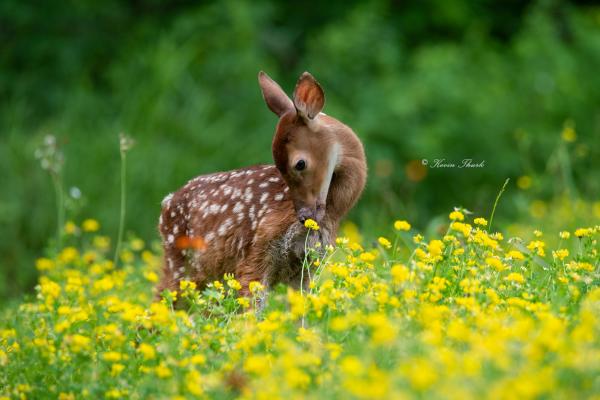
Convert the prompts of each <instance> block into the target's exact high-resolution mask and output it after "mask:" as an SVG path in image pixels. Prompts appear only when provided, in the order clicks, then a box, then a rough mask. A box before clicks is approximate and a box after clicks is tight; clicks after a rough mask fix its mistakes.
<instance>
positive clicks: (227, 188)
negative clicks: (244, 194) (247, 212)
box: [223, 186, 233, 196]
mask: <svg viewBox="0 0 600 400" xmlns="http://www.w3.org/2000/svg"><path fill="white" fill-rule="evenodd" d="M232 190H233V189H232V188H231V186H225V187H223V194H224V195H225V196H229V195H230V194H231V191H232Z"/></svg>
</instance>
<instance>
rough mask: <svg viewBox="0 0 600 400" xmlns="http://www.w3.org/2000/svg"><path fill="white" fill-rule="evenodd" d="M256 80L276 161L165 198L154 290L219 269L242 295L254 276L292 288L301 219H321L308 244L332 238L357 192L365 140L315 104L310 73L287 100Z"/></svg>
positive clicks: (318, 93) (272, 85) (208, 277)
mask: <svg viewBox="0 0 600 400" xmlns="http://www.w3.org/2000/svg"><path fill="white" fill-rule="evenodd" d="M258 81H259V84H260V88H261V90H262V94H263V97H264V99H265V101H266V103H267V106H268V107H269V108H270V109H271V111H273V112H274V113H275V114H277V116H278V117H279V122H278V124H277V127H276V130H275V136H274V138H273V146H272V150H273V158H274V161H275V165H274V166H273V165H258V166H253V167H247V168H242V169H238V170H234V171H228V172H220V173H215V174H210V175H202V176H199V177H197V178H194V179H192V180H191V181H189V182H188V183H187V184H186V185H185V186H183V187H182V188H181V189H179V190H178V191H177V192H175V193H173V194H169V195H168V196H167V197H166V198H165V199H164V200H163V202H162V212H161V216H160V222H159V230H160V233H161V236H162V239H163V246H164V254H165V264H164V270H163V276H162V279H161V282H160V283H159V285H158V293H159V294H160V293H161V292H162V291H163V290H164V289H170V290H176V289H177V288H178V285H179V281H180V280H181V279H188V280H192V281H194V282H196V283H197V285H198V287H200V288H202V287H203V286H204V285H205V284H206V283H208V282H210V281H212V280H215V279H221V278H222V277H223V275H224V274H225V273H233V274H234V275H235V277H236V279H238V280H239V282H240V283H241V285H242V289H241V294H242V295H248V294H249V291H248V286H249V283H250V282H251V281H259V282H261V283H262V284H263V285H264V286H265V287H269V286H272V285H274V284H276V283H279V282H282V283H286V284H290V285H292V286H295V287H296V288H297V287H299V285H300V275H301V268H302V261H303V258H304V243H305V238H306V234H307V232H306V228H305V227H304V225H303V222H304V221H305V220H306V219H308V218H312V219H314V220H316V221H317V222H318V223H319V225H320V230H319V231H317V232H314V233H312V234H311V235H312V236H311V243H313V244H314V243H316V242H317V241H320V242H321V243H323V245H327V244H332V243H333V242H334V240H335V236H336V233H337V229H338V225H339V222H340V219H341V218H342V217H343V216H344V215H345V214H346V213H347V212H348V211H349V210H350V209H351V208H352V206H354V204H355V203H356V201H357V200H358V198H359V196H360V194H361V192H362V191H363V188H364V186H365V182H366V177H367V167H366V161H365V154H364V150H363V146H362V144H361V142H360V140H359V139H358V137H357V136H356V135H355V134H354V132H353V131H352V129H350V128H349V127H348V126H346V125H344V124H343V123H341V122H340V121H338V120H336V119H335V118H332V117H330V116H327V115H325V114H323V113H322V112H321V110H322V109H323V106H324V104H325V97H324V94H323V90H322V89H321V87H320V86H319V84H318V83H317V81H316V80H315V79H314V78H313V77H312V75H310V74H309V73H308V72H305V73H303V74H302V75H301V76H300V78H299V80H298V83H297V84H296V88H295V90H294V97H293V101H292V100H291V99H290V98H289V97H288V96H287V95H286V94H285V92H284V91H283V90H282V89H281V87H279V85H278V84H277V83H276V82H275V81H273V80H272V79H271V78H270V77H269V76H268V75H267V74H265V73H264V72H260V73H259V75H258Z"/></svg>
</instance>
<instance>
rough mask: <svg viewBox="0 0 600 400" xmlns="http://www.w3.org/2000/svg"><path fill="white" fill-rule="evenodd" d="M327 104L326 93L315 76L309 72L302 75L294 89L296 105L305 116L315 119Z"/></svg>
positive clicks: (299, 112) (301, 114)
mask: <svg viewBox="0 0 600 400" xmlns="http://www.w3.org/2000/svg"><path fill="white" fill-rule="evenodd" d="M324 105H325V93H323V89H321V86H320V85H319V83H318V82H317V80H316V79H315V78H313V76H312V75H311V74H309V73H308V72H305V73H303V74H302V75H300V78H299V79H298V83H296V89H294V106H295V107H296V110H298V114H300V116H302V117H303V118H308V119H313V118H315V117H316V116H317V115H319V113H320V112H321V110H322V109H323V106H324Z"/></svg>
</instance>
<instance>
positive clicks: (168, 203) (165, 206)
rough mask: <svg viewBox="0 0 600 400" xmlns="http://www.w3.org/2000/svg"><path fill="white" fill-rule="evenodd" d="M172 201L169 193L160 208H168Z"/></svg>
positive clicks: (171, 195)
mask: <svg viewBox="0 0 600 400" xmlns="http://www.w3.org/2000/svg"><path fill="white" fill-rule="evenodd" d="M172 199H173V193H169V194H168V195H167V197H165V198H164V199H163V201H162V203H161V204H162V206H163V207H164V208H169V207H170V206H171V200H172Z"/></svg>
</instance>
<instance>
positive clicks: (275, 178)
mask: <svg viewBox="0 0 600 400" xmlns="http://www.w3.org/2000/svg"><path fill="white" fill-rule="evenodd" d="M269 182H279V178H278V177H276V176H272V177H270V178H269Z"/></svg>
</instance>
